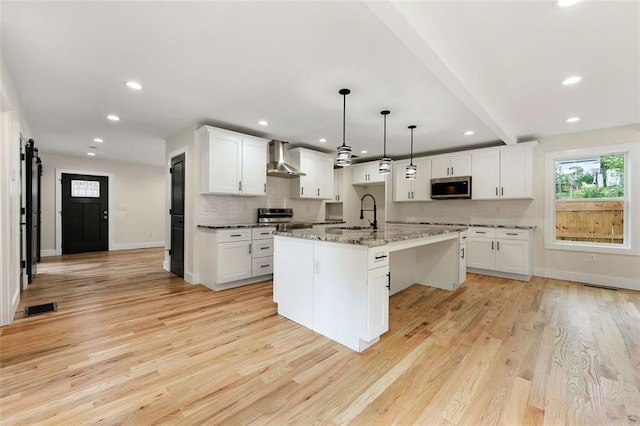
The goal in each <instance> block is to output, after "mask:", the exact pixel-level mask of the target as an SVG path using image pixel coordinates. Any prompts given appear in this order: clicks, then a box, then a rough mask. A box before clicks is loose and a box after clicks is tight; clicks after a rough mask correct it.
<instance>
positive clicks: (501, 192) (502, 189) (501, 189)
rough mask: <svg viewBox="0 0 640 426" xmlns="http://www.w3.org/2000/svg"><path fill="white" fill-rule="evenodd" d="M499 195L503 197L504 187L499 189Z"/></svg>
mask: <svg viewBox="0 0 640 426" xmlns="http://www.w3.org/2000/svg"><path fill="white" fill-rule="evenodd" d="M500 195H504V186H501V187H500Z"/></svg>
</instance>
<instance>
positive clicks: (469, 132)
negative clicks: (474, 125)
mask: <svg viewBox="0 0 640 426" xmlns="http://www.w3.org/2000/svg"><path fill="white" fill-rule="evenodd" d="M474 133H475V132H474V131H473V130H467V131H466V132H464V135H465V136H471V135H473V134H474Z"/></svg>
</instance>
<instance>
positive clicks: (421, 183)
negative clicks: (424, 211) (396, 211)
mask: <svg viewBox="0 0 640 426" xmlns="http://www.w3.org/2000/svg"><path fill="white" fill-rule="evenodd" d="M408 164H409V160H400V161H394V163H393V201H396V202H400V201H430V200H431V197H430V195H431V160H430V159H429V158H427V157H419V158H414V159H413V164H415V165H416V167H417V168H418V173H417V175H416V179H415V180H407V179H405V168H406V167H407V165H408Z"/></svg>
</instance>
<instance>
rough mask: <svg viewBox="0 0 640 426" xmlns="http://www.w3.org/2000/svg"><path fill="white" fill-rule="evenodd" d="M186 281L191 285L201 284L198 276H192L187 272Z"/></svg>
mask: <svg viewBox="0 0 640 426" xmlns="http://www.w3.org/2000/svg"><path fill="white" fill-rule="evenodd" d="M184 280H185V281H186V282H188V283H189V284H199V283H200V276H199V275H198V274H192V273H191V272H185V273H184Z"/></svg>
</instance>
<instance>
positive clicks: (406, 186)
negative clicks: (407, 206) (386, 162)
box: [393, 160, 413, 201]
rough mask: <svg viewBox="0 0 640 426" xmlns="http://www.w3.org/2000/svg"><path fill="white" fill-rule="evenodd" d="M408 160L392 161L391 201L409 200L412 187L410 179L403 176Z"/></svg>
mask: <svg viewBox="0 0 640 426" xmlns="http://www.w3.org/2000/svg"><path fill="white" fill-rule="evenodd" d="M407 164H409V161H404V160H403V161H396V162H395V163H393V201H410V200H411V191H412V189H413V185H412V184H411V182H412V181H410V180H407V179H405V178H404V174H405V167H407Z"/></svg>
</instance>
